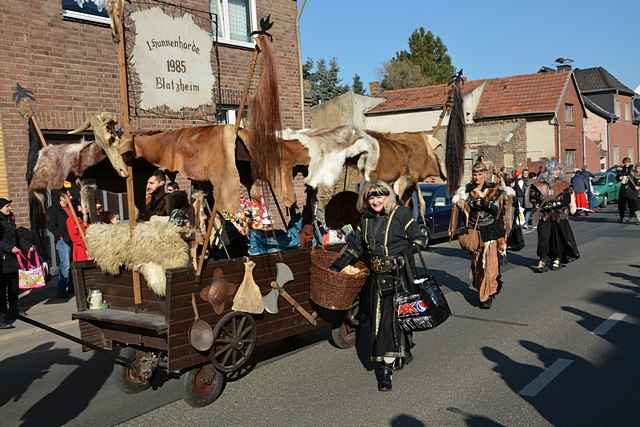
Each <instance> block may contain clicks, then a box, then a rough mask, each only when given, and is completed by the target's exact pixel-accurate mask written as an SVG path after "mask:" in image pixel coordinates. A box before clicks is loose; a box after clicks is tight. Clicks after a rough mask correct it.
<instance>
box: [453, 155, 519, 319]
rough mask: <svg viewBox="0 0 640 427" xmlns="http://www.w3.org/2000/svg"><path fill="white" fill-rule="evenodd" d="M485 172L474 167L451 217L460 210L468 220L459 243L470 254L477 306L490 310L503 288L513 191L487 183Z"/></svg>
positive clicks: (457, 196)
mask: <svg viewBox="0 0 640 427" xmlns="http://www.w3.org/2000/svg"><path fill="white" fill-rule="evenodd" d="M488 172H489V171H488V169H487V166H486V165H485V164H484V163H481V162H478V163H476V164H475V165H474V166H473V169H472V170H471V174H472V181H471V182H470V183H468V184H466V185H464V186H462V187H461V188H460V189H458V191H457V192H456V194H455V195H454V197H453V203H454V205H455V207H456V209H454V212H453V213H452V215H451V217H452V218H454V217H457V215H458V209H462V210H463V211H464V213H465V216H466V218H467V224H468V232H467V235H462V236H460V238H459V239H460V244H461V246H462V245H463V244H464V245H465V246H466V247H465V249H467V250H469V251H470V252H471V273H472V275H473V287H474V288H475V289H476V290H477V291H478V300H479V306H480V308H484V309H489V308H491V305H492V303H493V299H494V298H495V296H496V295H497V294H498V293H499V292H500V289H501V288H502V276H501V274H500V256H501V255H502V256H504V255H506V250H507V241H506V236H508V235H509V232H510V231H511V226H512V221H513V211H512V206H513V200H512V199H513V197H515V192H514V191H513V189H512V188H510V187H506V186H504V185H500V184H498V183H493V182H488V181H487V173H488ZM498 178H499V179H498V181H499V180H500V177H498ZM454 229H455V228H454ZM468 236H469V237H471V236H473V237H474V239H470V238H468ZM467 239H468V240H473V244H471V243H467V242H466V241H467Z"/></svg>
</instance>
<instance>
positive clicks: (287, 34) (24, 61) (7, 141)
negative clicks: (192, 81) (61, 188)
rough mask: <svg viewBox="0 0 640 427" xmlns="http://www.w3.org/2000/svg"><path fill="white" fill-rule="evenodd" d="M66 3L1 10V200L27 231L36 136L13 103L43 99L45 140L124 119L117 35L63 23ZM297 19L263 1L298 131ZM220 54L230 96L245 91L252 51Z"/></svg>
mask: <svg viewBox="0 0 640 427" xmlns="http://www.w3.org/2000/svg"><path fill="white" fill-rule="evenodd" d="M61 3H62V2H60V1H52V0H32V1H29V2H25V1H17V0H8V1H3V2H2V9H1V10H0V120H1V121H2V122H1V126H0V129H2V133H3V135H2V140H3V142H4V154H3V155H4V157H5V162H6V175H7V179H8V183H9V191H8V194H0V196H9V197H10V198H11V199H13V201H14V203H13V207H14V211H15V213H16V217H17V218H16V219H17V222H18V223H19V224H20V225H26V224H27V223H28V210H27V209H28V208H27V200H28V196H27V185H26V182H25V178H24V176H25V170H26V157H27V149H28V134H27V126H26V123H25V121H24V120H23V119H22V117H21V116H20V115H19V114H18V112H17V110H16V106H15V103H14V101H13V91H14V89H15V86H16V83H18V82H19V83H20V84H21V85H22V86H24V87H26V88H28V89H30V90H31V91H32V92H33V94H34V95H35V97H36V102H35V104H34V110H35V112H36V114H37V118H38V121H39V124H40V127H41V128H42V129H43V131H44V132H45V133H46V132H47V131H65V130H69V129H73V128H75V127H77V126H78V125H79V124H81V123H82V122H83V121H84V120H85V118H86V117H87V115H89V114H92V113H97V112H101V111H116V112H117V111H118V72H117V66H116V53H115V46H114V44H113V42H112V39H111V30H110V28H109V27H104V26H98V25H92V24H90V23H85V22H74V21H67V20H63V19H62V15H61ZM176 3H180V4H181V5H183V6H185V7H193V8H198V9H201V10H207V9H208V7H209V2H208V1H207V0H189V1H179V2H178V1H176ZM296 13H297V11H296V4H295V2H293V1H291V0H269V1H268V0H257V16H258V19H259V18H260V17H261V16H265V15H268V14H271V19H272V21H273V22H274V23H275V25H274V26H273V28H272V30H271V33H272V34H273V39H274V42H273V45H274V50H275V52H276V55H277V61H278V69H279V83H280V98H281V110H282V119H283V125H284V126H289V127H294V128H298V127H300V126H301V105H300V87H299V86H300V83H299V81H300V80H299V66H298V50H297V45H296V23H295V20H296ZM25 17H28V19H25ZM219 52H220V61H221V83H222V87H223V89H227V90H230V91H240V90H241V89H242V87H243V86H244V81H245V79H246V76H247V68H248V64H249V61H250V59H251V56H252V50H251V49H247V48H238V47H234V46H226V45H221V46H220V48H219ZM257 71H259V69H258V70H257ZM256 76H257V73H256ZM253 87H255V84H254V85H253ZM192 124H196V122H189V121H177V120H168V119H163V120H150V119H145V120H132V126H133V127H134V128H137V129H144V130H148V129H169V128H178V127H183V126H189V125H192ZM0 172H1V171H0ZM0 181H1V178H0Z"/></svg>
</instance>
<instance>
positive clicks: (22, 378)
mask: <svg viewBox="0 0 640 427" xmlns="http://www.w3.org/2000/svg"><path fill="white" fill-rule="evenodd" d="M53 346H54V343H53V342H47V343H44V344H40V345H38V346H36V347H34V348H32V349H31V350H29V351H27V352H25V353H21V354H18V355H16V356H11V357H8V358H6V359H4V360H3V361H2V362H0V378H2V388H0V407H2V406H4V405H5V404H6V403H8V402H10V401H13V402H18V401H19V400H20V399H21V398H22V396H24V394H25V393H26V392H27V391H28V390H29V388H30V387H31V385H32V384H33V382H34V381H36V380H39V379H40V378H43V377H44V376H45V375H47V373H49V369H51V367H52V366H53V365H80V364H82V363H84V361H83V360H81V359H77V358H75V357H73V356H70V355H69V349H62V348H56V349H54V348H53ZM25 367H28V368H26V369H25ZM18 372H19V373H20V375H16V373H18Z"/></svg>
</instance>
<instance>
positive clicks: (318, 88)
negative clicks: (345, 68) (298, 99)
mask: <svg viewBox="0 0 640 427" xmlns="http://www.w3.org/2000/svg"><path fill="white" fill-rule="evenodd" d="M302 74H303V77H304V79H305V80H307V81H308V82H309V86H310V93H309V95H310V96H311V98H312V100H313V104H314V105H315V104H319V103H321V102H324V101H328V100H330V99H332V98H334V97H336V96H338V95H340V94H343V93H345V92H347V91H348V90H349V86H348V85H343V84H342V81H341V79H340V76H339V74H340V67H339V66H338V61H337V60H336V58H332V59H331V61H329V66H328V67H327V62H326V61H325V60H324V58H320V59H318V60H317V61H314V60H313V59H307V61H306V62H305V63H304V64H303V66H302Z"/></svg>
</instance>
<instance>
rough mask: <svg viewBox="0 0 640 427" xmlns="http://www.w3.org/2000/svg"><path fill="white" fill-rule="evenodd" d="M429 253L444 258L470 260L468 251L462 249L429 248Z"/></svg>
mask: <svg viewBox="0 0 640 427" xmlns="http://www.w3.org/2000/svg"><path fill="white" fill-rule="evenodd" d="M428 252H433V253H434V254H438V255H441V256H444V257H454V258H462V259H469V254H468V253H467V251H464V250H462V249H460V248H448V247H438V246H429V250H428Z"/></svg>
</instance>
